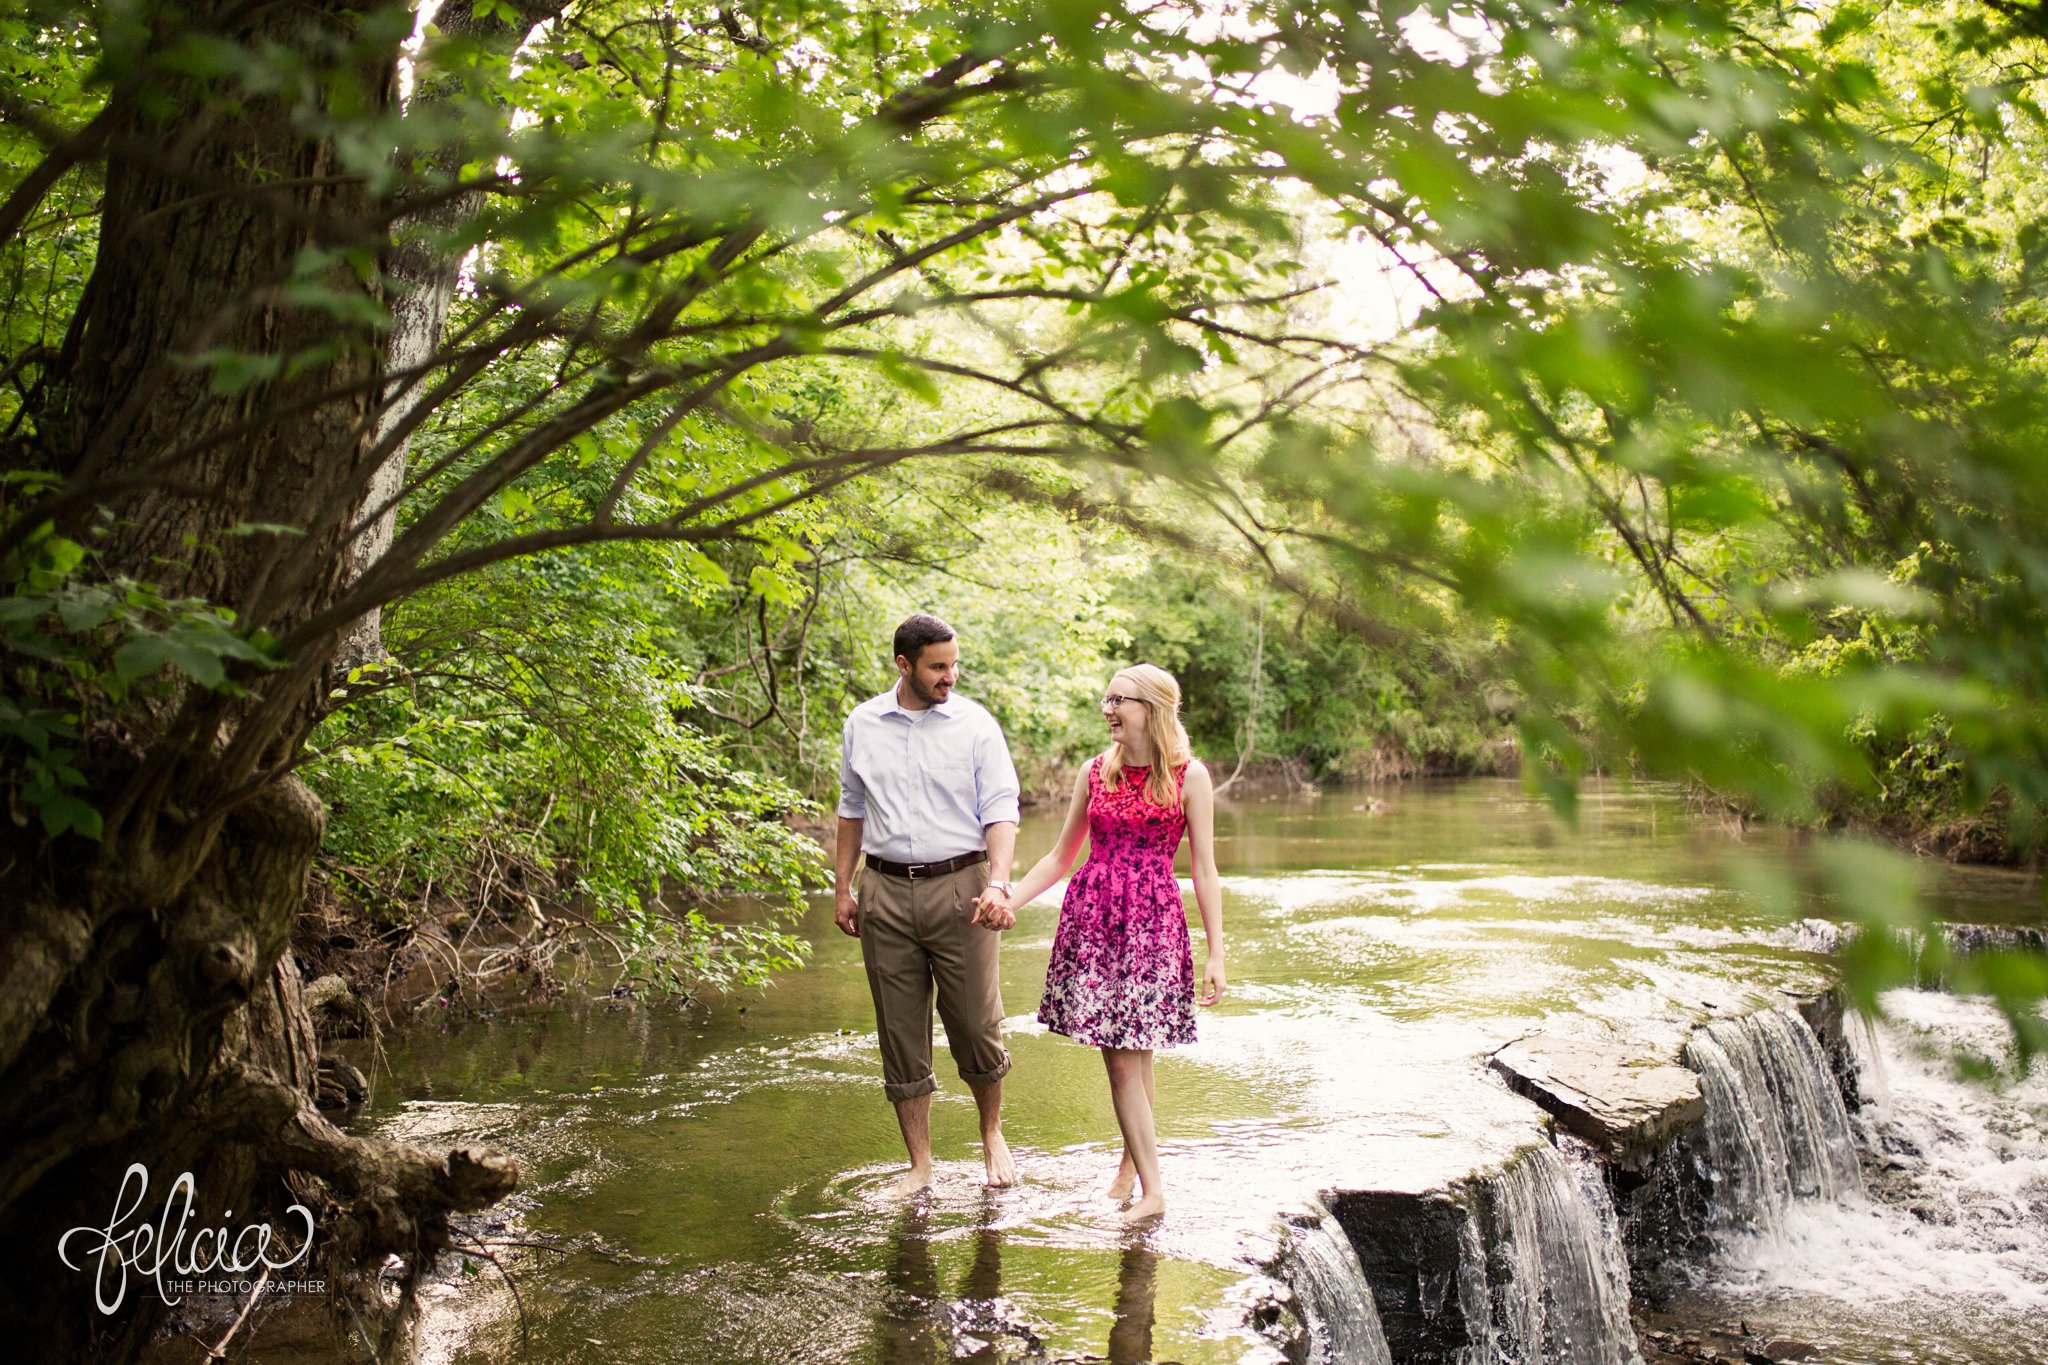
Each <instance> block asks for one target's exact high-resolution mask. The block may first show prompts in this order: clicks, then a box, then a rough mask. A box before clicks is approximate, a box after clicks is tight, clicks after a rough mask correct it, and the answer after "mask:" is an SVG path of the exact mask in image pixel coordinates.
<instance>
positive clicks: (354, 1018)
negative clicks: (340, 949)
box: [302, 974, 377, 1042]
mask: <svg viewBox="0 0 2048 1365" xmlns="http://www.w3.org/2000/svg"><path fill="white" fill-rule="evenodd" d="M302 998H303V999H304V1001H305V1005H306V1012H307V1013H308V1014H310V1015H312V1016H313V1032H314V1034H315V1035H316V1036H317V1037H318V1038H319V1039H320V1040H321V1041H322V1042H326V1041H327V1040H329V1039H333V1038H367V1037H370V1036H371V1035H373V1034H374V1033H375V1032H376V1031H377V1026H376V1023H375V1021H373V1020H372V1019H371V1018H370V1011H369V1009H368V1007H367V1006H365V1005H364V1004H363V1002H362V1001H361V1000H360V999H359V998H358V997H357V996H356V993H355V992H354V991H353V990H351V989H349V984H348V982H347V981H346V980H344V979H343V978H341V977H340V976H337V975H332V974H330V975H327V976H323V977H320V978H319V979H317V980H315V981H310V982H308V983H307V984H306V988H305V990H304V992H303V994H302Z"/></svg>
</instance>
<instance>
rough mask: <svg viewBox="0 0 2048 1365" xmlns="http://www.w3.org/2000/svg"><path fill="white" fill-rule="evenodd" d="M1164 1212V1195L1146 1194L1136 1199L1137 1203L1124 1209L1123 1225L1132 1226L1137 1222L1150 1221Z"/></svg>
mask: <svg viewBox="0 0 2048 1365" xmlns="http://www.w3.org/2000/svg"><path fill="white" fill-rule="evenodd" d="M1165 1212H1166V1196H1165V1195H1163V1194H1147V1195H1146V1196H1144V1197H1143V1198H1142V1199H1140V1200H1138V1202H1137V1203H1135V1204H1133V1205H1131V1206H1130V1207H1129V1208H1127V1209H1125V1210H1124V1226H1125V1227H1133V1226H1135V1225H1136V1224H1139V1223H1147V1222H1150V1221H1151V1220H1152V1219H1154V1218H1157V1217H1159V1215H1161V1214H1163V1213H1165Z"/></svg>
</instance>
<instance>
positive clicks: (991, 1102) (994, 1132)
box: [969, 1078, 1017, 1189]
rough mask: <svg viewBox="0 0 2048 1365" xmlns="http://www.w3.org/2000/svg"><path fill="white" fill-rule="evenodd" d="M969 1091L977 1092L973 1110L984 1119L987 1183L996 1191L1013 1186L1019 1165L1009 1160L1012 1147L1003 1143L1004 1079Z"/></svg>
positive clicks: (982, 1149) (982, 1153)
mask: <svg viewBox="0 0 2048 1365" xmlns="http://www.w3.org/2000/svg"><path fill="white" fill-rule="evenodd" d="M969 1088H970V1089H971V1090H973V1091H974V1108H975V1111H976V1112H977V1113H978V1114H979V1115H980V1117H981V1159H982V1164H983V1165H984V1166H985V1167H986V1168H987V1170H988V1183H989V1185H990V1186H991V1187H992V1188H996V1189H1000V1188H1002V1187H1003V1186H1005V1185H1014V1184H1016V1183H1017V1163H1016V1162H1015V1161H1013V1160H1011V1159H1010V1144H1009V1143H1007V1142H1005V1141H1003V1083H1002V1080H1001V1079H1000V1078H998V1079H996V1080H993V1081H990V1082H989V1083H988V1084H987V1085H971V1086H970V1087H969Z"/></svg>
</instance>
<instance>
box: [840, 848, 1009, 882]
mask: <svg viewBox="0 0 2048 1365" xmlns="http://www.w3.org/2000/svg"><path fill="white" fill-rule="evenodd" d="M863 856H864V857H865V858H866V859H867V865H868V866H869V867H870V868H872V869H874V870H875V871H876V872H880V873H882V874H883V875H884V876H888V877H908V878H910V879H911V880H912V881H917V880H919V879H920V878H924V877H943V876H945V875H946V874H947V873H949V872H958V871H959V870H960V869H961V868H963V867H973V866H974V865H975V864H976V863H985V862H987V861H988V850H987V849H976V850H975V851H974V852H972V853H963V854H961V855H960V856H959V857H957V858H948V859H946V861H944V862H943V863H892V862H890V861H889V860H888V859H887V858H877V857H876V856H875V855H874V854H872V853H869V854H865V855H863Z"/></svg>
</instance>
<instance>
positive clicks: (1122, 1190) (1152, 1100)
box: [1109, 1052, 1159, 1204]
mask: <svg viewBox="0 0 2048 1365" xmlns="http://www.w3.org/2000/svg"><path fill="white" fill-rule="evenodd" d="M1140 1055H1141V1056H1143V1057H1144V1059H1145V1102H1146V1103H1147V1104H1148V1105H1150V1106H1151V1107H1152V1108H1153V1109H1154V1110H1155V1111H1156V1110H1157V1109H1158V1108H1159V1092H1158V1091H1156V1090H1155V1089H1153V1087H1152V1054H1151V1053H1149V1052H1146V1053H1141V1054H1140ZM1137 1179H1138V1164H1137V1163H1136V1162H1135V1161H1132V1160H1131V1149H1130V1146H1129V1145H1128V1144H1126V1145H1125V1147H1124V1154H1123V1157H1122V1158H1121V1159H1120V1160H1119V1161H1118V1162H1117V1165H1116V1179H1114V1180H1112V1181H1110V1182H1109V1197H1110V1198H1111V1199H1114V1200H1116V1202H1117V1203H1119V1204H1121V1203H1123V1202H1124V1200H1126V1199H1129V1198H1130V1197H1131V1187H1132V1186H1133V1185H1135V1184H1136V1183H1137Z"/></svg>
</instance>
